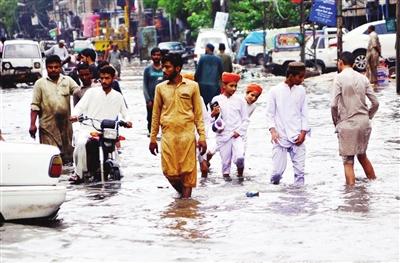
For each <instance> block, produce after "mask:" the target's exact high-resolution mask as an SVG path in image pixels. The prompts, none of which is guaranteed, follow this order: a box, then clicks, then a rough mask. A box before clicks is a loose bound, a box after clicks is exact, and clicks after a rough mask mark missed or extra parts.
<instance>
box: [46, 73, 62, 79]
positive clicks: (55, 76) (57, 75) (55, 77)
mask: <svg viewBox="0 0 400 263" xmlns="http://www.w3.org/2000/svg"><path fill="white" fill-rule="evenodd" d="M47 75H48V76H49V78H50V79H51V80H57V79H58V78H59V77H60V74H59V73H52V74H47Z"/></svg>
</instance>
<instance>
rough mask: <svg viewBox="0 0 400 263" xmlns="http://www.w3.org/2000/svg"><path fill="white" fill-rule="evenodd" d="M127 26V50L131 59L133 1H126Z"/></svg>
mask: <svg viewBox="0 0 400 263" xmlns="http://www.w3.org/2000/svg"><path fill="white" fill-rule="evenodd" d="M124 8H125V17H124V18H125V26H126V33H125V34H126V35H125V39H126V45H127V47H126V49H127V52H128V54H129V57H130V56H131V43H130V40H131V38H130V30H131V1H130V0H125V7H124Z"/></svg>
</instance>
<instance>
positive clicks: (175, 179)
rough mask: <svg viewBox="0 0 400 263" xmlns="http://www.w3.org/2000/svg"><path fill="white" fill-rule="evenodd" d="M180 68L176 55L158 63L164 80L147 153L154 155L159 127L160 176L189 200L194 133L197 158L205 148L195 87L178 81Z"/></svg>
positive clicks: (158, 89) (194, 170)
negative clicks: (198, 152)
mask: <svg viewBox="0 0 400 263" xmlns="http://www.w3.org/2000/svg"><path fill="white" fill-rule="evenodd" d="M182 65H183V61H182V58H181V57H180V55H178V54H167V55H166V56H165V57H164V58H163V59H162V67H163V72H164V78H166V79H167V80H166V81H164V82H162V83H160V84H158V85H157V86H156V91H155V97H154V104H153V115H152V123H151V133H150V145H149V150H150V152H151V153H152V154H154V155H156V153H157V152H158V145H157V133H158V130H159V127H160V126H161V132H162V137H161V166H162V170H163V173H164V175H165V176H166V178H167V179H168V180H169V182H170V183H171V185H172V186H173V187H174V188H175V189H176V190H177V191H178V193H180V194H181V198H189V197H190V196H191V193H192V188H193V187H195V186H196V180H197V167H196V138H195V129H197V132H198V134H199V141H198V147H199V150H200V154H201V155H203V154H205V152H206V150H207V144H206V135H205V129H204V122H203V116H202V105H201V97H200V90H199V86H198V84H197V83H196V82H194V81H191V80H189V79H185V78H182V76H181V75H180V71H181V69H182Z"/></svg>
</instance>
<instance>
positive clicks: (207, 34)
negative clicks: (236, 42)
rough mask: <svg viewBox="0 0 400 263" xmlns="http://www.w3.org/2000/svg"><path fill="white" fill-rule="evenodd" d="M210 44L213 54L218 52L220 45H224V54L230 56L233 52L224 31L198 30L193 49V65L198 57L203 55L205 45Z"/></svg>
mask: <svg viewBox="0 0 400 263" xmlns="http://www.w3.org/2000/svg"><path fill="white" fill-rule="evenodd" d="M208 43H210V44H212V45H213V46H214V53H215V54H216V53H217V52H218V46H219V44H220V43H223V44H225V54H227V55H230V56H232V59H233V52H232V49H231V44H230V41H229V39H228V36H227V35H226V33H225V32H224V31H221V30H216V29H200V32H199V35H198V36H197V40H196V45H195V47H194V61H195V63H196V62H197V61H198V60H199V59H200V56H201V55H202V54H204V53H205V50H206V45H207V44H208Z"/></svg>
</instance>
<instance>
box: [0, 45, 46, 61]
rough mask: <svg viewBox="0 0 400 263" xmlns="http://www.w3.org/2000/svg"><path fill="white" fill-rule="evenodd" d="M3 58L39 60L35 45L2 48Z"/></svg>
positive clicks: (38, 52) (37, 49)
mask: <svg viewBox="0 0 400 263" xmlns="http://www.w3.org/2000/svg"><path fill="white" fill-rule="evenodd" d="M3 53H4V55H3V57H4V58H40V51H39V48H38V46H37V45H32V44H13V45H6V46H5V48H4V52H3Z"/></svg>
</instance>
